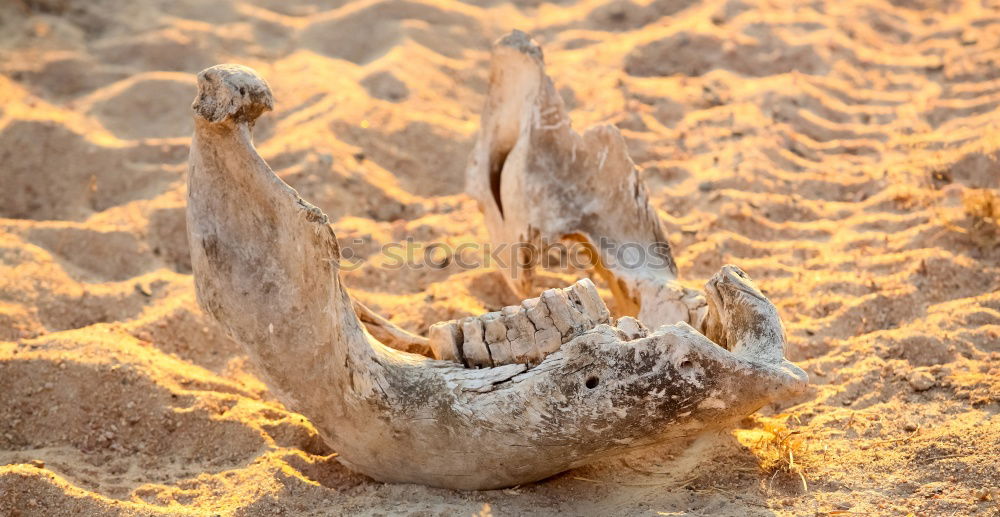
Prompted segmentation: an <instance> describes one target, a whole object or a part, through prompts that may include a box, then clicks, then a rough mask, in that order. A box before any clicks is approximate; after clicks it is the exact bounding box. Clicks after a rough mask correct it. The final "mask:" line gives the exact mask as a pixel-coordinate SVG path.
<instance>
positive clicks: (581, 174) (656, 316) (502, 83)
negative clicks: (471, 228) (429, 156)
mask: <svg viewBox="0 0 1000 517" xmlns="http://www.w3.org/2000/svg"><path fill="white" fill-rule="evenodd" d="M481 125H482V128H481V130H480V132H479V137H478V140H477V141H476V147H475V149H474V150H473V154H472V157H471V159H470V160H469V166H468V169H467V171H466V190H467V191H468V193H469V195H471V196H472V197H474V198H476V200H478V201H479V206H480V208H481V209H482V211H483V216H484V218H485V220H486V227H487V230H489V234H490V239H491V241H492V242H493V244H494V245H496V246H497V249H507V250H511V251H510V253H509V256H506V257H505V259H506V263H505V264H502V265H501V269H502V270H503V272H504V273H505V278H506V279H507V281H508V284H509V285H510V286H511V288H513V290H514V291H515V292H517V293H519V294H520V295H521V296H528V295H529V294H530V293H531V292H532V287H533V285H532V283H533V282H532V281H533V279H534V274H535V271H534V265H533V264H531V260H528V259H526V258H525V257H523V256H518V255H517V253H518V252H519V251H524V250H525V249H530V247H529V246H527V245H531V246H533V247H534V249H544V248H546V247H547V246H548V245H550V244H553V243H563V244H566V243H569V244H579V245H583V246H584V247H585V249H586V250H587V251H588V254H589V255H590V257H591V258H590V260H591V261H592V263H593V267H594V268H595V269H596V270H597V271H598V272H599V273H600V274H601V276H602V277H603V278H604V279H605V280H606V282H607V284H608V286H609V287H610V288H611V291H612V293H613V294H614V297H615V306H616V309H617V312H618V313H619V314H623V315H629V316H636V315H637V316H638V318H639V320H641V321H642V322H643V323H645V324H646V325H649V326H650V327H654V328H655V327H658V326H659V325H664V324H672V323H677V322H679V321H685V322H688V323H690V324H691V325H692V326H694V327H695V328H697V329H699V330H700V329H702V326H703V322H704V320H705V317H706V316H707V306H706V304H705V298H704V297H703V296H702V295H701V294H700V293H698V292H696V291H693V290H690V289H686V288H684V287H682V286H681V285H680V284H679V283H678V282H677V266H676V265H675V263H674V260H673V257H672V255H671V252H670V245H669V244H668V242H667V239H666V236H665V235H664V232H663V228H662V226H661V225H660V220H659V218H658V217H657V215H656V211H655V210H654V209H653V207H652V206H650V204H649V196H648V194H647V192H646V188H645V186H644V185H643V183H642V180H641V179H640V178H639V173H638V171H637V170H636V167H635V165H634V164H633V163H632V160H631V159H630V158H629V156H628V152H627V150H626V146H625V141H624V139H623V138H622V136H621V133H619V132H618V129H617V128H615V127H614V126H611V125H602V126H595V127H592V128H590V129H589V130H587V131H585V132H584V133H583V134H582V135H581V134H579V133H577V132H576V131H574V130H573V129H572V128H571V127H570V120H569V116H568V115H567V113H566V109H565V107H564V106H563V101H562V98H561V97H560V95H559V93H558V92H557V91H556V89H555V87H554V86H553V84H552V80H551V79H549V77H548V76H547V75H546V74H545V64H544V62H543V58H542V50H541V48H540V47H539V46H538V45H537V44H536V43H535V42H534V41H532V40H531V38H530V37H529V36H528V35H527V34H525V33H523V32H520V31H514V32H512V33H510V34H509V35H507V36H506V37H504V38H502V39H500V40H499V41H497V42H496V44H494V46H493V59H492V63H491V70H490V83H489V92H488V93H487V100H486V106H485V107H484V109H483V115H482V124H481Z"/></svg>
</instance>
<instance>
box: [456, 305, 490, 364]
mask: <svg viewBox="0 0 1000 517" xmlns="http://www.w3.org/2000/svg"><path fill="white" fill-rule="evenodd" d="M461 325H462V337H463V343H462V353H463V354H465V362H466V364H467V365H468V366H470V367H472V366H477V367H484V366H493V360H492V358H490V350H489V348H488V347H487V346H486V341H484V339H483V338H484V333H483V332H484V331H483V322H482V321H480V319H479V318H474V317H469V318H463V319H462V320H461Z"/></svg>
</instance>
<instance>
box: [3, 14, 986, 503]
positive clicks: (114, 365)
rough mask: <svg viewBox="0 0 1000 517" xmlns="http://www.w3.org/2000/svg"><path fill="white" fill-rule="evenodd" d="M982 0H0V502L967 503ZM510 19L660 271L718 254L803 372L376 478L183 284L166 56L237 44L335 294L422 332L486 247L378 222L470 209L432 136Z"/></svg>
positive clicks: (492, 289)
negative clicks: (498, 467)
mask: <svg viewBox="0 0 1000 517" xmlns="http://www.w3.org/2000/svg"><path fill="white" fill-rule="evenodd" d="M989 3H990V2H989V1H988V0H984V1H983V2H979V1H972V2H957V1H954V2H953V1H942V2H932V1H929V0H914V1H910V0H898V1H894V2H891V3H890V2H883V1H874V2H869V1H837V0H816V1H812V2H798V1H793V0H746V1H741V0H729V1H722V0H710V1H706V2H700V3H699V2H690V1H685V0H652V1H645V0H636V1H635V2H628V1H610V2H608V1H605V0H594V1H582V2H578V3H574V2H571V1H565V2H560V3H556V4H545V5H541V4H539V3H538V2H535V1H534V0H523V1H520V2H517V3H515V4H507V3H494V2H491V1H488V0H487V1H486V2H482V3H478V2H469V3H458V2H444V1H438V0H378V1H362V2H357V3H350V4H346V3H343V2H336V1H334V2H321V1H319V0H315V1H310V0H219V1H213V2H202V1H198V0H182V1H168V0H149V1H143V2H138V1H132V0H88V1H83V0H79V1H74V0H6V1H4V2H2V5H0V100H2V102H0V515H4V516H6V515H46V516H48V515H119V514H122V515H161V514H162V515H214V514H224V515H229V514H234V515H279V514H284V515H326V514H330V515H340V514H347V513H351V514H354V513H358V514H366V515H389V514H393V515H395V514H407V515H420V516H424V515H473V514H477V515H490V514H492V515H520V514H535V513H540V514H551V513H554V512H558V511H562V512H567V513H572V514H593V515H614V514H630V515H684V514H690V515H733V516H736V515H740V516H742V515H772V514H774V515H814V514H818V515H842V514H858V515H868V514H884V515H905V514H908V513H913V514H916V515H997V513H998V512H1000V502H998V500H1000V492H998V491H997V489H998V486H1000V459H998V456H1000V454H998V453H1000V425H998V422H997V411H998V407H1000V231H998V227H997V221H998V217H1000V201H998V199H997V197H996V196H997V192H998V191H997V189H998V188H1000V163H998V161H1000V131H998V129H1000V128H998V126H1000V7H998V5H997V4H996V3H993V5H987V4H989ZM514 27H517V28H521V29H523V30H526V31H529V32H531V33H533V34H534V35H535V36H536V38H537V39H538V41H539V42H540V43H542V44H543V45H544V48H545V52H546V61H547V63H548V67H549V72H550V74H551V75H552V77H553V78H554V80H555V81H556V83H557V85H558V87H559V88H560V92H561V93H562V95H563V96H564V98H565V100H566V101H567V103H568V105H569V107H570V108H571V109H572V110H573V117H574V124H575V126H576V127H577V128H583V127H586V126H588V125H590V124H593V123H598V122H611V123H614V124H616V125H617V126H618V127H619V128H621V130H622V132H623V133H624V135H625V137H626V139H627V141H628V144H629V148H630V152H631V154H632V157H633V159H634V160H635V162H636V163H637V164H638V165H639V166H640V167H641V169H642V170H643V176H644V178H645V181H646V182H647V184H648V186H649V188H650V190H651V192H652V196H653V200H654V204H655V206H656V207H657V208H658V209H659V211H660V215H661V217H662V219H663V220H664V222H665V225H666V227H667V229H668V230H669V235H670V238H671V241H672V243H673V244H674V246H675V251H676V258H677V262H678V264H679V266H680V269H681V274H682V278H683V279H684V280H685V281H686V282H688V283H690V284H691V285H693V286H698V285H700V284H702V283H703V282H704V281H705V280H706V279H707V278H708V277H709V276H710V275H711V274H712V273H714V272H715V271H716V270H718V268H719V267H720V266H721V265H722V264H724V263H728V262H732V263H736V264H739V265H740V266H742V267H743V268H744V269H745V270H747V271H748V272H749V273H750V274H751V275H752V276H753V277H754V278H755V279H756V280H757V281H758V283H759V284H760V285H761V287H762V288H763V289H764V291H765V292H766V293H767V294H768V296H770V297H771V298H772V299H773V300H774V301H775V303H776V304H777V305H778V307H779V310H780V312H781V315H782V317H783V318H784V321H785V323H786V325H787V327H788V332H789V339H790V348H789V350H788V355H789V357H790V358H792V359H793V360H795V361H797V362H799V364H800V365H802V366H803V368H805V369H806V370H807V371H808V372H809V373H810V375H811V377H812V386H811V388H810V390H809V392H808V394H807V395H806V396H804V397H802V398H801V400H796V401H791V403H789V404H786V405H784V406H783V407H771V408H765V409H764V410H763V411H762V412H761V414H759V415H757V416H754V417H752V418H749V419H747V420H745V421H744V422H742V424H741V428H740V429H737V430H735V431H732V432H724V433H721V434H713V435H710V436H706V437H704V438H703V439H701V440H699V441H698V442H696V443H694V444H693V445H692V446H691V448H690V449H689V450H687V451H686V452H678V451H675V450H666V449H663V450H657V449H654V450H650V451H645V452H643V453H639V454H636V455H634V456H632V457H628V458H623V459H617V460H614V461H609V462H607V463H603V464H599V465H594V466H590V467H586V468H581V469H578V470H575V471H572V472H569V473H566V474H563V475H560V476H557V477H556V478H554V479H551V480H548V481H545V482H542V483H537V484H533V485H530V486H523V487H518V488H514V489H508V490H500V491H490V492H479V493H463V492H456V491H449V490H439V489H429V488H425V487H421V486H412V485H384V484H381V483H376V482H373V481H371V480H369V479H367V478H365V477H363V476H360V475H357V474H354V473H352V472H350V471H348V470H347V469H345V468H344V467H342V466H340V465H339V464H338V463H337V461H336V459H335V451H332V450H330V449H329V448H327V447H326V446H325V445H324V444H323V443H322V442H321V441H320V440H319V439H318V438H317V436H316V433H315V430H314V429H313V427H312V426H311V425H310V423H309V422H308V421H306V420H305V419H304V418H303V417H301V416H300V415H297V414H295V413H292V412H289V411H288V410H287V409H285V408H284V407H282V406H281V405H280V404H279V403H277V402H276V401H274V400H273V399H272V398H271V397H270V396H269V395H268V393H267V392H266V389H265V387H264V385H263V384H262V383H261V381H260V380H259V379H258V377H257V376H255V374H254V372H253V371H252V369H251V368H250V367H249V366H248V364H247V358H246V356H245V354H244V353H243V352H242V350H241V349H240V347H239V346H238V345H236V344H235V343H233V342H231V341H230V340H228V339H227V338H226V337H225V336H224V335H222V334H221V333H220V331H219V330H218V329H217V328H216V326H215V325H214V324H213V323H212V322H211V321H210V320H208V319H207V318H206V317H205V315H204V314H203V313H202V312H201V310H200V309H199V308H198V307H197V304H196V302H195V300H194V292H193V284H192V279H191V275H190V262H189V259H188V251H187V244H186V241H185V233H184V199H185V170H186V160H187V153H188V151H187V147H188V142H189V136H190V133H191V130H192V122H191V118H190V112H189V106H190V103H191V100H192V98H193V97H194V91H195V90H194V75H193V74H194V73H196V72H197V71H199V70H201V69H202V68H204V67H207V66H210V65H212V64H215V63H220V62H238V63H243V64H247V65H250V66H253V67H255V68H256V69H257V70H258V71H260V72H261V74H262V75H263V76H264V77H266V78H267V80H268V81H269V82H270V83H271V85H272V87H273V89H274V92H275V96H276V98H277V106H276V109H275V111H274V112H273V113H270V114H267V115H265V116H264V117H263V118H262V119H261V121H260V123H259V125H258V129H257V138H256V140H257V144H258V147H259V149H260V151H261V153H262V154H263V155H264V157H265V158H266V159H267V160H268V161H269V162H270V163H271V164H272V166H273V167H274V168H275V169H276V170H278V171H279V173H280V175H281V176H282V178H284V179H285V180H286V181H287V182H288V183H290V184H291V185H292V186H293V187H295V188H296V189H298V191H299V192H300V193H301V194H302V195H303V196H304V197H305V198H307V199H309V200H310V201H312V202H314V203H315V204H317V205H318V206H320V207H321V208H322V209H323V210H325V211H326V212H327V213H328V214H329V215H330V216H331V220H333V221H335V222H334V228H335V230H336V232H337V234H338V236H339V238H340V239H341V240H342V241H343V243H344V245H345V246H346V248H348V249H350V250H351V251H352V252H353V253H354V254H355V256H356V257H358V258H359V260H362V261H363V262H362V264H361V267H360V268H358V269H357V270H356V271H353V272H351V273H348V274H347V275H346V283H347V285H348V286H349V287H350V288H351V289H352V292H353V294H354V295H355V296H357V297H358V298H360V299H361V300H363V301H364V302H366V303H367V304H368V305H369V306H371V307H373V308H375V309H377V310H379V311H380V312H381V313H383V314H384V315H386V316H388V317H390V318H391V319H392V320H393V321H395V322H396V323H398V324H400V325H402V326H404V327H406V328H408V329H411V330H413V331H417V332H425V330H426V328H427V326H428V325H429V324H431V323H434V322H436V321H439V320H443V319H448V318H454V317H460V316H465V315H470V314H477V313H480V312H483V311H486V310H496V309H497V308H499V307H500V306H502V305H503V304H508V303H513V302H516V301H517V300H516V299H513V298H512V295H511V294H510V293H509V292H508V291H506V290H505V288H504V286H503V283H502V280H501V279H500V277H499V276H498V274H497V273H496V272H495V271H491V270H489V269H485V268H483V269H478V270H472V271H460V270H458V269H457V268H453V267H449V268H445V269H443V270H431V269H426V268H425V269H405V270H398V271H389V270H386V269H385V268H382V267H380V265H381V264H383V263H384V261H385V260H386V257H385V256H384V255H383V254H380V253H379V251H378V249H379V246H380V245H381V244H385V243H389V242H394V241H398V240H401V239H405V238H407V237H412V238H413V239H414V240H415V241H416V242H432V241H443V242H448V243H453V244H456V243H461V242H484V241H486V234H485V230H484V229H483V224H482V218H481V216H480V215H479V213H478V211H477V209H476V206H475V203H473V202H472V201H470V199H469V198H467V197H466V196H464V195H463V194H462V190H463V170H464V166H465V162H466V156H467V154H468V152H469V150H470V148H471V144H472V140H473V138H474V135H475V131H476V129H477V124H478V112H479V109H480V106H481V103H482V100H483V94H484V90H485V84H486V70H487V66H486V65H487V62H488V58H489V54H488V48H489V44H490V42H491V41H492V40H493V39H494V38H496V37H498V36H500V35H502V34H503V33H505V32H507V31H508V30H510V29H511V28H514ZM983 189H985V190H983ZM605 294H606V293H605ZM790 433H794V434H791V435H790V436H788V435H789V434H790ZM779 444H780V445H788V446H789V447H790V448H791V449H793V452H794V463H793V464H792V466H791V468H790V469H789V465H788V464H787V461H785V462H784V463H782V462H781V461H779V462H778V467H785V469H786V470H791V471H792V472H785V471H783V470H781V469H780V468H779V469H778V470H776V471H772V470H773V469H772V468H770V467H771V465H769V462H772V463H773V461H772V460H774V454H773V451H772V450H770V449H769V447H772V446H775V445H779ZM789 444H790V445H789ZM779 452H781V451H779ZM785 452H787V451H785ZM782 457H783V458H785V459H787V454H786V455H785V456H782Z"/></svg>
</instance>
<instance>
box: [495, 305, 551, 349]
mask: <svg viewBox="0 0 1000 517" xmlns="http://www.w3.org/2000/svg"><path fill="white" fill-rule="evenodd" d="M503 314H504V322H505V323H506V324H507V340H508V341H510V348H511V351H512V352H513V353H514V360H515V361H517V362H519V363H538V362H540V361H541V359H542V356H541V354H540V353H539V350H538V347H537V345H535V326H534V325H532V324H531V320H530V319H529V318H528V313H527V311H525V310H524V308H523V307H521V306H519V305H514V306H511V307H504V310H503Z"/></svg>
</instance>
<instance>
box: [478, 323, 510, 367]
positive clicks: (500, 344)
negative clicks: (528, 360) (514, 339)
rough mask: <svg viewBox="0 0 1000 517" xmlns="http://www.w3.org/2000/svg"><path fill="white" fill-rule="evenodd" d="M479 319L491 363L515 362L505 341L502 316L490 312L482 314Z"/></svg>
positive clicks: (505, 330) (505, 334)
mask: <svg viewBox="0 0 1000 517" xmlns="http://www.w3.org/2000/svg"><path fill="white" fill-rule="evenodd" d="M481 319H482V322H483V330H484V331H485V334H486V345H487V346H489V349H490V357H492V358H493V363H494V364H509V363H513V362H515V361H514V353H513V351H512V350H511V349H510V342H509V341H507V326H506V325H504V321H503V316H502V315H501V314H500V313H499V312H491V313H489V314H484V315H483V316H482V317H481Z"/></svg>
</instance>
